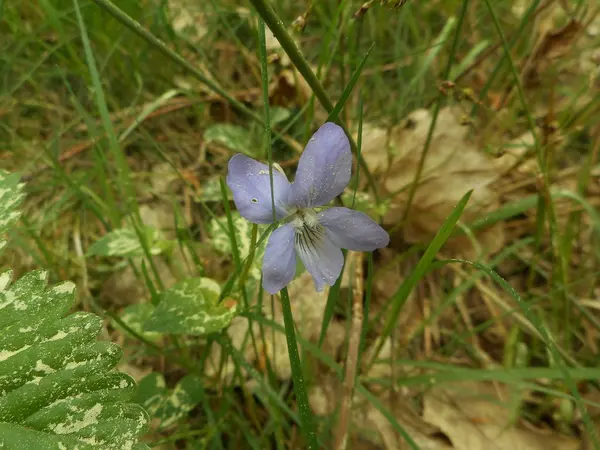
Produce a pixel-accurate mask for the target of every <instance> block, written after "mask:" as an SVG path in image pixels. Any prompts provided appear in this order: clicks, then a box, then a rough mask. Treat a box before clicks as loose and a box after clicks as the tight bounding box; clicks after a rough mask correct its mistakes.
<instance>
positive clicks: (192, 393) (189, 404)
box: [136, 372, 203, 430]
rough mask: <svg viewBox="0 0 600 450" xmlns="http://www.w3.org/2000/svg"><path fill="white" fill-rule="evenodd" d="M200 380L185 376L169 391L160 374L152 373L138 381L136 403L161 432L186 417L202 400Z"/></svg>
mask: <svg viewBox="0 0 600 450" xmlns="http://www.w3.org/2000/svg"><path fill="white" fill-rule="evenodd" d="M202 395H203V388H202V380H201V379H200V378H199V377H197V376H196V375H187V376H185V377H183V378H182V379H181V380H180V381H179V383H177V385H176V386H175V387H174V388H173V390H171V391H169V389H167V387H166V383H165V379H164V377H163V376H162V374H160V373H156V372H152V373H150V374H148V375H147V376H146V377H144V378H143V379H142V381H140V385H139V388H138V393H137V396H136V401H137V402H138V403H139V404H140V405H142V406H143V407H144V408H145V409H146V410H147V411H148V412H149V413H150V414H151V418H152V421H153V422H155V421H157V422H158V427H157V429H158V430H163V429H165V428H169V427H170V426H172V425H174V424H175V423H177V422H178V421H180V420H181V419H183V418H185V417H187V415H188V413H189V412H190V411H191V410H192V409H194V408H195V407H196V405H198V403H200V401H201V400H202Z"/></svg>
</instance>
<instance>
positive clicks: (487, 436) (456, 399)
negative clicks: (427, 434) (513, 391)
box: [423, 382, 580, 450]
mask: <svg viewBox="0 0 600 450" xmlns="http://www.w3.org/2000/svg"><path fill="white" fill-rule="evenodd" d="M504 391H505V390H504V389H499V388H497V387H494V386H493V385H492V384H490V383H475V382H464V383H458V384H455V385H453V386H444V387H440V388H434V389H431V390H430V391H429V392H427V393H426V394H425V397H424V412H423V419H424V420H425V421H426V422H428V423H430V424H432V425H435V426H437V427H439V428H440V429H441V430H442V431H443V432H444V433H445V434H446V436H448V438H449V439H450V441H451V442H452V444H453V445H454V448H455V449H457V450H480V449H490V450H578V449H579V448H580V447H579V446H580V442H579V441H578V440H577V439H575V438H572V437H568V436H564V435H560V434H558V433H556V432H553V431H547V432H542V431H541V430H540V431H533V430H532V429H530V428H528V429H525V428H523V427H520V426H518V425H514V424H512V423H511V420H510V409H509V408H508V406H507V405H506V399H507V398H508V396H509V394H508V393H507V392H504Z"/></svg>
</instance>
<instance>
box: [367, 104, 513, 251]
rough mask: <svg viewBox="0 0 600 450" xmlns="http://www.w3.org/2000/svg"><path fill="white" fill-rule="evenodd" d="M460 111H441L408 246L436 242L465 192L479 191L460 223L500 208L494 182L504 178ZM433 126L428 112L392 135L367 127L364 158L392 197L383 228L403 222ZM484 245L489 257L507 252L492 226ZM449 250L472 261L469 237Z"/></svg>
mask: <svg viewBox="0 0 600 450" xmlns="http://www.w3.org/2000/svg"><path fill="white" fill-rule="evenodd" d="M461 115H462V113H461V112H460V111H456V110H453V109H451V108H444V109H442V110H441V111H440V112H439V115H438V118H437V122H436V127H435V131H434V133H433V137H432V140H431V143H430V146H429V151H428V154H427V157H426V159H425V163H424V166H423V171H422V174H421V177H420V183H419V187H418V188H417V190H416V192H415V196H414V199H413V201H412V204H411V210H410V214H409V216H408V217H407V222H406V223H405V224H404V227H403V237H404V239H405V240H407V241H408V242H425V241H427V240H429V239H431V238H432V237H433V236H434V235H435V233H436V232H437V230H438V229H439V227H440V226H441V225H442V223H443V221H444V220H445V218H446V217H447V216H448V215H449V214H450V212H451V211H452V209H453V208H454V206H456V204H457V203H458V201H459V200H460V199H461V198H462V196H463V195H465V193H466V192H467V191H469V190H471V189H473V190H474V192H473V195H472V196H471V199H470V201H469V205H468V208H467V209H466V210H465V212H464V213H463V216H462V217H461V222H462V223H466V224H468V223H469V222H470V221H472V220H474V219H476V218H480V217H482V216H483V215H485V213H486V212H488V211H490V210H493V209H496V208H497V207H498V205H499V201H498V197H497V195H496V194H495V192H494V189H493V186H492V183H493V182H494V181H495V180H496V179H497V178H498V176H499V174H498V171H497V169H496V167H495V166H494V163H493V158H492V157H491V156H489V155H487V154H485V153H484V152H483V150H481V149H478V148H477V147H476V146H475V145H474V144H473V143H472V142H470V141H469V140H468V138H467V134H468V133H469V128H468V127H467V126H464V125H462V124H461V120H460V118H461ZM431 121H432V117H431V113H430V112H429V111H428V110H425V109H420V110H416V111H413V112H412V113H411V114H410V115H409V116H408V118H407V119H406V120H405V121H404V123H403V124H401V125H397V126H395V127H392V128H391V129H390V130H389V131H388V130H385V129H382V128H378V127H374V126H366V127H365V128H364V130H363V143H364V144H363V150H362V152H363V156H364V158H365V160H366V161H367V164H368V165H369V168H370V169H371V170H372V171H373V172H374V173H375V175H376V177H377V179H378V180H381V181H380V186H381V187H382V188H383V189H384V190H385V191H386V192H387V193H388V194H390V195H391V196H392V204H391V207H390V210H389V211H388V213H387V214H386V215H385V216H384V224H385V225H387V226H388V227H395V226H397V225H398V224H399V223H400V222H401V221H402V218H403V217H404V211H405V208H406V204H407V200H408V192H409V189H410V186H411V184H412V183H413V180H414V177H415V174H416V172H417V169H418V166H419V160H420V158H421V154H422V152H423V148H424V146H425V142H426V140H427V135H428V132H429V127H430V124H431ZM477 238H478V239H479V245H480V246H482V247H483V248H485V249H487V250H488V251H489V252H492V253H493V252H496V251H498V250H499V249H500V248H502V246H503V243H504V233H503V228H502V227H501V226H492V227H490V228H488V229H486V230H482V232H480V233H478V234H477ZM447 245H448V248H451V249H452V250H455V251H458V252H460V253H461V254H463V255H464V256H473V255H472V253H473V252H474V247H473V245H472V244H471V242H470V241H469V239H468V238H466V237H457V238H454V239H451V240H450V241H449V242H448V244H447Z"/></svg>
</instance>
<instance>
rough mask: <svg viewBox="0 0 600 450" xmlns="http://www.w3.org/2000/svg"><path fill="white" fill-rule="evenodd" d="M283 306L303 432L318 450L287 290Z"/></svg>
mask: <svg viewBox="0 0 600 450" xmlns="http://www.w3.org/2000/svg"><path fill="white" fill-rule="evenodd" d="M281 306H282V312H283V322H284V325H285V336H286V340H287V346H288V354H289V357H290V366H291V368H292V379H293V381H294V392H295V394H296V401H297V402H298V413H299V416H300V422H301V423H302V431H303V432H304V434H305V436H306V440H307V447H306V448H308V449H309V450H317V449H318V448H319V444H318V442H317V435H316V434H315V427H314V421H313V416H312V411H311V409H310V405H309V404H308V395H307V394H306V385H305V384H304V374H303V371H302V363H301V362H300V354H299V353H298V343H297V342H296V330H295V328H294V319H293V317H292V307H291V306H290V297H289V295H288V291H287V288H283V289H282V290H281Z"/></svg>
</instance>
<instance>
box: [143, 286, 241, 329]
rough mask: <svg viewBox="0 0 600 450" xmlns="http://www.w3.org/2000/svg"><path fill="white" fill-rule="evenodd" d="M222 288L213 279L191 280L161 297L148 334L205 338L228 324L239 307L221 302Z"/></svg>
mask: <svg viewBox="0 0 600 450" xmlns="http://www.w3.org/2000/svg"><path fill="white" fill-rule="evenodd" d="M220 293H221V287H220V286H219V285H218V284H217V283H216V282H215V281H213V280H211V279H210V278H190V279H188V280H185V281H182V282H180V283H177V284H176V285H174V286H173V287H171V288H170V289H167V290H166V291H164V292H162V293H161V294H160V303H159V304H158V306H157V307H156V309H155V310H154V312H153V313H152V316H151V317H150V319H149V320H148V321H147V322H146V324H145V327H144V328H145V330H146V331H159V332H162V333H171V334H191V335H203V334H207V333H213V332H215V331H219V330H221V329H223V328H225V327H226V326H228V325H229V323H230V322H231V319H233V317H234V316H235V314H236V310H237V307H236V305H229V304H228V305H226V304H224V303H219V302H218V300H219V294H220Z"/></svg>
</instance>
